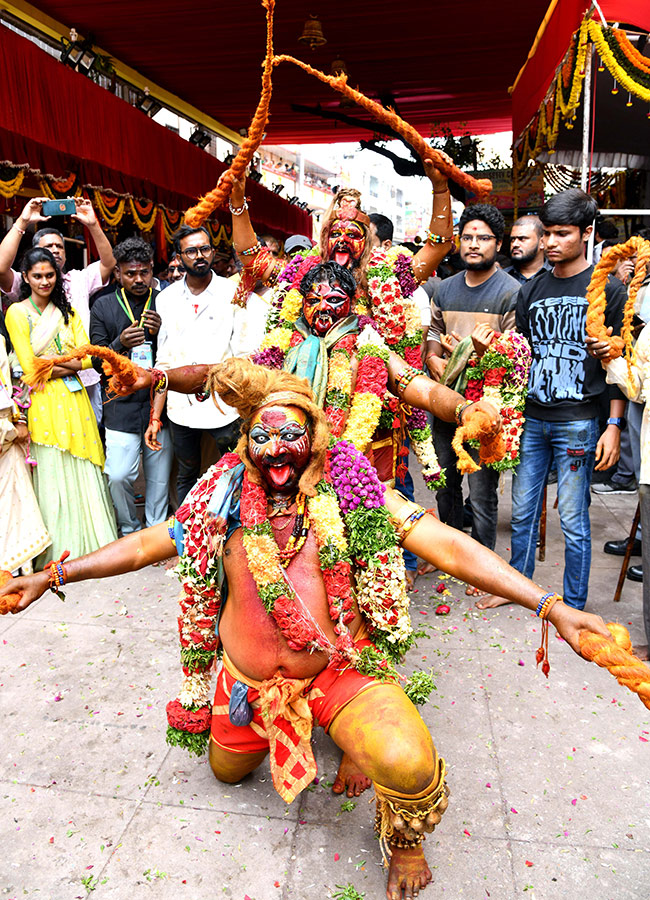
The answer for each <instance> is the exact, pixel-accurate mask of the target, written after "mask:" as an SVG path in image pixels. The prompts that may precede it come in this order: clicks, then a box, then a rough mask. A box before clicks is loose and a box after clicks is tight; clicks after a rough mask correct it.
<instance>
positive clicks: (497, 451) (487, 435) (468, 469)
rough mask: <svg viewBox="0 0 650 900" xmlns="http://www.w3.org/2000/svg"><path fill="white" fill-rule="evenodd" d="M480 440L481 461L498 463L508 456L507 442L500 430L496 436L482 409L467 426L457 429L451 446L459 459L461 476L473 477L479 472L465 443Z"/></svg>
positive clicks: (479, 452) (458, 464) (479, 453)
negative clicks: (474, 473) (464, 445)
mask: <svg viewBox="0 0 650 900" xmlns="http://www.w3.org/2000/svg"><path fill="white" fill-rule="evenodd" d="M475 439H478V441H479V442H480V446H479V451H478V456H479V460H480V461H481V462H482V463H483V465H485V464H486V463H492V462H498V461H499V460H500V459H503V457H504V456H505V455H506V442H505V441H504V439H503V434H502V433H501V430H500V429H499V430H498V431H497V432H496V434H495V433H494V428H493V426H492V423H491V420H490V417H489V416H488V414H487V413H486V412H484V411H483V410H482V409H480V410H477V411H476V412H475V413H474V415H473V416H472V418H471V419H470V421H469V422H468V423H467V425H461V426H460V428H457V429H456V433H455V434H454V437H453V440H452V442H451V446H452V447H453V448H454V451H455V453H456V456H457V457H458V463H457V467H458V471H459V472H460V473H461V475H471V474H472V472H478V470H479V469H480V466H477V464H476V463H475V462H474V460H473V459H472V457H471V456H470V455H469V453H468V452H467V450H466V449H465V448H464V447H463V444H464V443H465V441H471V440H475Z"/></svg>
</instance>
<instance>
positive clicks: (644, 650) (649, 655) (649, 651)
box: [634, 644, 650, 662]
mask: <svg viewBox="0 0 650 900" xmlns="http://www.w3.org/2000/svg"><path fill="white" fill-rule="evenodd" d="M634 654H635V656H638V657H639V659H642V660H644V661H645V662H647V661H648V660H650V648H649V647H648V645H647V644H640V645H639V646H638V647H635V648H634Z"/></svg>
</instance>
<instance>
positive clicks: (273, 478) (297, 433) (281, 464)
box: [248, 406, 311, 494]
mask: <svg viewBox="0 0 650 900" xmlns="http://www.w3.org/2000/svg"><path fill="white" fill-rule="evenodd" d="M248 453H249V455H250V458H251V460H252V462H253V465H254V466H255V468H256V469H257V470H258V471H259V473H260V475H261V476H262V479H263V481H264V483H265V484H266V486H267V488H268V489H270V491H271V493H273V494H292V493H295V492H296V490H297V488H298V482H299V481H300V476H301V475H302V473H303V472H304V471H305V468H306V467H307V464H308V463H309V457H310V455H311V435H310V433H309V423H308V419H307V415H306V414H305V413H304V412H303V411H302V410H301V409H298V407H297V406H265V407H264V408H263V409H261V410H259V411H258V412H257V413H255V416H254V417H253V420H252V422H251V429H250V431H249V433H248Z"/></svg>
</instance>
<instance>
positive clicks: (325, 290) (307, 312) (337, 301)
mask: <svg viewBox="0 0 650 900" xmlns="http://www.w3.org/2000/svg"><path fill="white" fill-rule="evenodd" d="M351 309H352V301H351V300H350V298H349V296H348V295H347V294H346V293H345V291H344V290H343V288H342V287H341V286H340V285H339V284H338V282H334V284H330V283H329V282H328V281H318V282H314V284H313V285H312V286H311V289H310V291H309V293H308V294H306V295H305V299H304V300H303V301H302V314H303V316H304V317H305V319H306V320H307V324H308V325H309V328H310V330H311V332H312V334H315V335H317V336H318V337H324V336H325V335H326V334H327V332H328V331H329V330H330V328H331V327H332V326H333V325H336V323H337V322H340V321H341V320H342V319H345V318H347V317H348V316H349V315H350V311H351Z"/></svg>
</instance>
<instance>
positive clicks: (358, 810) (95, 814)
mask: <svg viewBox="0 0 650 900" xmlns="http://www.w3.org/2000/svg"><path fill="white" fill-rule="evenodd" d="M509 493H510V492H509V486H507V487H506V490H505V492H504V494H503V495H502V497H501V511H500V512H501V515H500V522H501V525H500V532H499V544H498V549H499V551H500V552H501V553H502V554H503V555H505V556H506V558H507V557H508V551H507V548H508V543H509V541H508V538H509V532H508V522H509V508H510V502H509ZM550 495H551V496H550V500H551V502H552V500H553V497H554V489H553V488H551V489H550ZM635 503H636V499H635V498H630V497H613V498H609V499H607V500H603V499H601V498H599V497H594V503H593V507H592V510H593V538H594V548H595V551H594V560H593V568H592V573H591V593H590V600H589V607H590V608H591V609H592V610H594V611H597V612H599V613H601V614H602V615H603V616H604V617H605V618H606V619H617V620H619V621H621V622H623V623H624V624H626V625H627V626H628V627H629V628H630V631H631V633H632V638H633V640H636V641H638V642H641V641H642V640H643V630H642V622H641V611H640V602H641V600H640V598H641V590H640V588H641V586H640V585H635V584H632V583H630V582H626V585H625V589H624V593H623V599H622V602H621V603H620V605H619V606H618V607H616V608H614V605H613V603H612V601H611V597H612V595H613V591H614V586H615V583H616V577H617V572H618V564H619V563H620V561H619V560H617V559H616V558H614V557H608V556H605V555H604V554H603V553H602V552H601V550H602V545H603V543H604V541H605V540H608V539H610V538H618V537H621V536H622V535H623V534H624V533H625V531H626V530H627V529H629V524H630V521H631V518H632V513H633V509H634V505H635ZM561 579H562V542H561V538H560V529H559V520H558V518H557V512H556V511H553V510H552V509H551V510H549V543H548V551H547V561H546V562H545V563H544V564H542V565H540V566H539V569H538V572H537V581H538V582H539V583H540V584H541V585H542V586H543V587H544V588H547V587H550V588H552V589H557V590H561V586H562V581H561ZM438 583H439V579H438V578H437V577H429V578H426V579H420V580H419V584H418V588H419V590H418V592H417V593H416V594H415V595H414V600H413V617H414V619H415V621H416V623H417V624H421V625H426V626H427V628H428V630H429V636H428V637H427V638H426V639H423V640H421V641H420V642H419V646H418V648H417V650H414V651H412V652H411V654H410V657H409V660H408V664H409V665H410V666H413V665H424V666H432V667H433V669H434V670H435V673H436V681H437V687H438V689H437V692H436V693H435V694H434V695H433V699H432V701H431V702H430V703H429V705H428V706H426V707H425V708H424V712H423V715H424V717H425V719H426V722H427V724H428V726H429V727H430V729H431V732H432V734H433V736H434V739H435V741H436V743H437V745H438V747H439V749H440V751H441V752H442V754H443V755H444V756H445V757H446V758H447V760H448V763H449V766H450V775H449V782H450V785H451V790H452V797H451V802H450V804H449V810H448V812H447V813H446V815H445V817H444V819H443V821H442V824H441V826H440V828H439V829H438V830H437V831H436V832H435V834H434V835H433V836H431V837H430V838H429V839H428V840H427V842H426V845H425V847H426V851H427V856H428V859H429V861H430V863H431V867H432V870H433V873H434V884H433V885H432V886H430V887H429V888H427V890H426V891H425V892H424V894H423V895H422V896H423V898H435V897H441V896H444V897H449V898H450V900H457V898H463V900H465V898H466V900H484V898H488V897H489V898H492V900H510V898H516V897H523V896H525V897H528V898H530V900H533V898H535V900H574V898H579V897H588V898H589V900H647V898H649V897H650V789H649V784H648V781H649V777H650V765H649V759H650V713H649V712H648V711H647V710H646V709H645V708H644V707H643V706H642V704H641V703H640V701H639V700H638V699H637V698H636V696H634V695H633V694H631V693H629V692H628V691H626V690H624V689H623V688H620V687H619V686H618V684H617V683H616V681H615V680H614V679H613V678H612V676H611V675H609V674H608V673H607V672H604V671H602V670H600V669H598V668H597V667H596V666H594V665H593V664H588V663H585V662H583V661H582V660H580V659H579V658H578V657H576V656H575V655H574V654H573V653H572V652H571V651H570V650H568V648H567V647H566V645H564V644H563V643H561V642H560V641H558V640H556V639H555V638H554V637H553V638H552V639H551V645H552V646H551V665H552V668H551V675H550V678H549V680H548V681H546V679H545V678H544V677H543V676H542V674H541V672H539V671H537V670H536V669H535V662H534V658H535V649H536V647H537V644H538V641H539V623H538V621H537V620H536V619H535V618H534V617H532V616H531V615H530V614H528V613H524V612H523V611H521V610H520V609H519V608H512V607H505V608H502V609H499V610H494V611H491V612H487V613H485V614H483V613H479V612H478V611H477V610H475V609H473V608H472V606H471V601H470V600H469V599H468V598H466V597H465V594H464V588H463V586H462V585H460V584H458V583H454V582H453V581H451V580H450V579H446V580H445V585H446V590H448V591H449V592H450V593H449V594H445V595H444V599H445V600H446V601H447V602H448V603H449V604H450V606H451V613H450V615H449V616H447V617H446V618H441V617H437V616H435V615H434V614H433V610H434V609H435V606H436V605H437V603H438V602H439V601H440V599H442V598H441V595H440V594H438V593H437V592H436V591H435V586H436V585H437V584H438ZM175 595H176V588H175V585H174V583H173V582H172V581H171V580H170V579H169V578H168V577H166V574H165V572H164V570H161V569H159V568H150V569H147V570H145V571H143V572H140V573H138V574H137V575H134V576H121V577H118V578H114V579H111V580H109V581H103V582H100V581H92V582H88V583H86V584H82V585H73V586H71V587H70V588H69V589H68V598H67V600H66V603H65V605H62V604H61V602H60V601H59V600H58V599H57V598H56V597H54V596H52V595H50V594H48V595H47V596H46V597H44V598H43V599H42V600H41V601H40V602H39V603H38V604H37V605H34V606H32V608H31V609H30V610H29V611H28V612H27V613H25V614H23V615H21V616H19V617H6V618H3V619H0V641H1V642H2V643H1V652H0V686H1V692H0V711H1V713H2V718H1V720H0V721H1V722H2V730H3V740H2V762H1V763H0V779H1V784H0V811H1V815H2V817H1V824H0V836H1V840H2V844H1V846H2V853H1V854H0V898H2V900H5V898H10V900H19V898H23V897H30V898H48V900H73V898H75V900H76V898H86V897H87V896H92V897H93V900H95V898H96V900H140V898H151V900H162V898H164V900H167V898H170V900H171V898H173V900H208V898H210V900H212V898H216V897H222V896H223V897H229V898H235V900H245V898H246V897H248V898H249V900H276V898H277V900H289V898H290V900H323V898H329V897H332V896H333V895H335V894H336V892H337V887H336V886H337V885H339V886H341V887H342V888H344V887H345V886H347V885H353V886H354V888H355V889H356V890H357V891H358V892H359V895H360V896H365V898H367V900H382V898H383V897H385V890H384V885H385V873H384V871H383V870H382V868H381V865H380V862H381V859H380V853H379V848H378V845H377V843H376V841H375V839H374V838H373V832H372V819H373V812H372V807H371V806H369V805H368V801H367V799H366V797H367V796H368V794H366V795H365V796H363V797H362V798H360V799H359V800H358V801H357V802H356V804H353V803H346V802H345V799H344V798H339V797H334V796H333V795H332V794H331V793H330V791H329V787H328V782H331V780H332V778H333V776H334V773H335V770H336V765H337V753H336V752H335V748H334V747H333V745H332V743H331V742H330V740H329V739H328V738H327V737H325V736H324V735H323V734H322V733H318V735H317V736H316V739H315V751H316V757H317V762H318V766H319V776H320V782H319V784H318V785H314V786H313V787H312V789H311V790H308V791H306V792H304V794H303V795H302V796H301V797H300V798H299V799H298V800H296V802H295V803H294V804H293V805H292V806H289V807H287V806H286V805H285V804H284V803H283V802H282V801H281V800H280V799H279V798H278V797H277V795H276V794H275V792H274V791H273V789H272V785H271V780H270V776H269V771H268V766H266V765H264V766H262V767H261V768H260V770H258V772H257V773H256V774H254V775H253V776H251V777H249V778H248V779H246V781H245V782H244V783H243V784H241V785H238V786H224V785H220V784H218V783H216V782H215V780H214V778H213V777H212V775H211V772H210V770H209V767H208V765H207V762H206V761H205V760H200V761H196V759H190V758H188V757H187V756H186V755H185V754H184V752H183V751H180V750H177V749H170V748H168V747H167V746H166V745H165V741H164V736H165V704H166V702H167V700H168V699H169V698H170V697H172V696H174V694H175V692H176V689H177V684H178V672H177V650H176V646H177V645H176V626H175V616H176V611H175ZM352 807H353V808H352ZM344 896H350V897H352V896H355V895H354V894H352V893H350V892H349V893H348V894H347V895H344Z"/></svg>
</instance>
